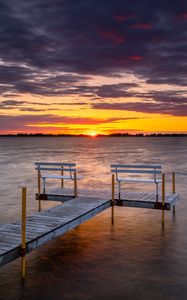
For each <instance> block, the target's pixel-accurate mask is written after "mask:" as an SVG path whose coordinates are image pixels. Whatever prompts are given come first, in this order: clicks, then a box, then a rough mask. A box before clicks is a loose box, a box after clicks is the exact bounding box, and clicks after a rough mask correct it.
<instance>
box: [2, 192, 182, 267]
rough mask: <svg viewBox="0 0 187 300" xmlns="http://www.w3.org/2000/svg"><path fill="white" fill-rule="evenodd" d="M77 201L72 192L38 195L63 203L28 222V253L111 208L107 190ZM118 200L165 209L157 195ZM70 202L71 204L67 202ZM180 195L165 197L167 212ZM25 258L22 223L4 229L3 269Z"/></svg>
mask: <svg viewBox="0 0 187 300" xmlns="http://www.w3.org/2000/svg"><path fill="white" fill-rule="evenodd" d="M78 195H79V197H77V198H73V196H72V190H70V189H63V188H57V189H53V190H52V191H50V192H48V194H45V195H42V194H41V195H40V197H39V196H38V195H36V198H37V199H39V198H40V200H50V201H62V202H64V203H63V205H62V204H60V205H57V206H55V207H52V208H50V209H48V210H44V211H42V212H39V213H35V214H33V215H32V216H29V217H27V220H26V252H27V253H28V252H30V251H31V250H33V249H35V248H37V247H39V246H41V245H43V244H44V243H46V242H48V241H49V240H52V239H54V238H56V237H58V236H60V235H62V234H64V233H66V232H67V231H68V230H70V229H72V228H74V227H76V226H78V225H79V224H81V223H83V222H85V221H86V220H88V219H90V218H92V217H93V216H95V215H97V214H98V213H100V212H102V211H104V210H105V209H107V208H109V207H110V206H111V193H110V191H105V190H87V189H84V190H80V191H79V193H78ZM117 198H118V197H117V195H116V196H115V205H119V206H129V207H142V208H154V209H163V207H162V202H161V195H159V201H158V202H155V193H132V192H124V193H122V194H121V200H117ZM67 200H68V201H67ZM177 200H178V194H170V195H166V197H165V206H164V209H165V210H169V209H171V207H172V206H173V205H175V203H176V201H177ZM20 256H21V221H20V222H14V223H11V224H5V225H2V226H0V266H1V265H4V264H6V263H8V262H10V261H12V260H14V259H16V258H18V257H20Z"/></svg>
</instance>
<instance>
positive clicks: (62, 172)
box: [61, 167, 64, 188]
mask: <svg viewBox="0 0 187 300" xmlns="http://www.w3.org/2000/svg"><path fill="white" fill-rule="evenodd" d="M63 175H64V171H63V167H62V170H61V176H63ZM61 187H62V188H63V187H64V178H61Z"/></svg>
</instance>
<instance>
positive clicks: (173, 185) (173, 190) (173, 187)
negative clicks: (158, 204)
mask: <svg viewBox="0 0 187 300" xmlns="http://www.w3.org/2000/svg"><path fill="white" fill-rule="evenodd" d="M172 194H175V173H174V172H173V173H172ZM173 215H175V205H173Z"/></svg>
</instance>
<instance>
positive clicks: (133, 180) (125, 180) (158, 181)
mask: <svg viewBox="0 0 187 300" xmlns="http://www.w3.org/2000/svg"><path fill="white" fill-rule="evenodd" d="M118 181H121V182H122V181H123V182H146V183H155V184H157V183H161V182H162V180H161V179H156V180H154V179H149V178H133V177H126V178H121V177H118Z"/></svg>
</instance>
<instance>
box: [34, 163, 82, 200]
mask: <svg viewBox="0 0 187 300" xmlns="http://www.w3.org/2000/svg"><path fill="white" fill-rule="evenodd" d="M35 166H36V170H37V171H38V194H40V179H42V180H43V193H44V194H45V190H46V181H47V179H61V187H64V180H71V181H73V182H74V196H75V197H76V196H77V179H81V178H82V176H77V170H76V163H63V162H62V163H59V162H35ZM45 171H47V173H43V172H45ZM50 172H52V174H49V173H50ZM57 172H59V173H60V174H58V173H57Z"/></svg>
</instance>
